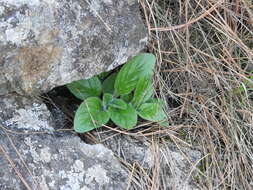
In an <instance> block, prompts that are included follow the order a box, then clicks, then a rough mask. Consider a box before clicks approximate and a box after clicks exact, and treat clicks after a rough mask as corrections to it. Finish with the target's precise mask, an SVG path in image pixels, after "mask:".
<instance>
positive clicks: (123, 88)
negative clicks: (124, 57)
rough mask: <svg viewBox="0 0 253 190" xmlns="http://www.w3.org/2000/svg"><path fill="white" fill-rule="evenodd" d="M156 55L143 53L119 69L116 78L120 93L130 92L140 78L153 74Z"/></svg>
mask: <svg viewBox="0 0 253 190" xmlns="http://www.w3.org/2000/svg"><path fill="white" fill-rule="evenodd" d="M155 60H156V59H155V56H154V55H153V54H148V53H143V54H140V55H137V56H135V57H133V58H132V59H130V60H129V61H128V62H127V63H126V64H125V65H124V66H123V67H122V68H121V70H120V71H119V73H118V75H117V77H116V80H115V85H114V87H115V90H116V92H117V94H119V95H125V94H129V93H130V92H131V91H133V90H134V88H135V87H136V84H137V82H138V80H139V78H141V77H144V76H146V75H150V76H152V74H153V70H154V66H155Z"/></svg>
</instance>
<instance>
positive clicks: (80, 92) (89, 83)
mask: <svg viewBox="0 0 253 190" xmlns="http://www.w3.org/2000/svg"><path fill="white" fill-rule="evenodd" d="M67 88H68V89H69V90H70V92H71V93H72V94H74V95H75V96H76V97H77V98H79V99H81V100H84V99H86V98H88V97H99V96H100V94H101V92H102V86H101V82H100V80H99V79H98V77H92V78H90V79H84V80H79V81H74V82H72V83H70V84H67Z"/></svg>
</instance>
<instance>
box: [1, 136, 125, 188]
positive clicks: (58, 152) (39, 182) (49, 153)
mask: <svg viewBox="0 0 253 190" xmlns="http://www.w3.org/2000/svg"><path fill="white" fill-rule="evenodd" d="M0 137H1V138H0V153H1V156H0V163H1V170H0V189H15V190H23V189H27V188H26V187H25V185H24V181H25V183H26V184H27V185H28V186H29V187H30V188H31V189H33V190H37V189H42V190H49V189H50V190H80V189H81V190H97V189H106V190H107V189H108V190H115V189H117V190H121V189H122V190H125V189H126V186H127V172H126V171H125V170H124V169H123V168H122V167H121V165H120V164H119V162H118V161H117V160H116V159H115V158H114V156H113V153H112V151H110V150H109V149H107V148H105V147H104V146H103V145H101V144H98V145H88V144H85V143H83V142H81V141H80V139H79V138H78V137H75V136H73V135H66V134H64V135H48V134H41V135H12V136H10V138H7V137H6V136H4V135H3V134H1V133H0ZM10 140H11V141H12V142H13V144H14V146H15V147H16V149H17V150H18V154H17V152H16V151H15V149H14V147H13V146H12V144H11V143H10ZM2 148H3V149H4V152H1V151H3V150H2ZM6 155H7V156H9V159H10V160H11V161H12V162H13V164H14V165H15V170H14V169H13V168H12V167H11V165H10V162H9V161H8V160H7V159H6V158H7V157H6ZM20 156H22V157H20ZM17 173H19V174H20V176H21V177H18V175H17ZM21 179H22V180H21ZM22 181H23V182H22Z"/></svg>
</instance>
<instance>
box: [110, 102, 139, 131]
mask: <svg viewBox="0 0 253 190" xmlns="http://www.w3.org/2000/svg"><path fill="white" fill-rule="evenodd" d="M109 113H110V116H111V120H112V121H113V122H114V123H115V124H116V125H118V126H120V127H122V128H124V129H132V128H133V127H134V126H136V124H137V113H136V111H135V109H134V107H133V106H132V105H131V104H127V109H125V110H122V109H117V108H113V107H109Z"/></svg>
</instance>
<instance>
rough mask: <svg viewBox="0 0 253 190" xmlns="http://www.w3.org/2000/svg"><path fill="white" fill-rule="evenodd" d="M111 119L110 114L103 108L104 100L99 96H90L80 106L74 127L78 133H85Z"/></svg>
mask: <svg viewBox="0 0 253 190" xmlns="http://www.w3.org/2000/svg"><path fill="white" fill-rule="evenodd" d="M109 119H110V117H109V114H108V113H107V112H106V111H104V110H103V106H102V101H101V100H100V99H99V98H97V97H90V98H87V99H86V100H84V101H83V103H81V104H80V106H79V107H78V109H77V111H76V114H75V118H74V129H75V131H76V132H77V133H85V132H88V131H91V130H93V129H95V128H98V127H101V126H102V125H104V124H106V123H107V122H108V121H109Z"/></svg>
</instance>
